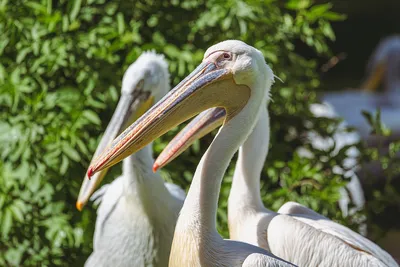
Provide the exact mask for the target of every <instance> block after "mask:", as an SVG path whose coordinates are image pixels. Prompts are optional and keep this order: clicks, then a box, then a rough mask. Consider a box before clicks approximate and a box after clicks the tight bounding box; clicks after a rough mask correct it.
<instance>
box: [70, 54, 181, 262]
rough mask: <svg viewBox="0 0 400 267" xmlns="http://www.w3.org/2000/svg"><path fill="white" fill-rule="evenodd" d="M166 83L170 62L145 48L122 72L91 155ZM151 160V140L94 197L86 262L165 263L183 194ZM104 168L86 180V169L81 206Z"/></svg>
mask: <svg viewBox="0 0 400 267" xmlns="http://www.w3.org/2000/svg"><path fill="white" fill-rule="evenodd" d="M169 88H170V87H169V73H168V64H167V62H166V61H165V59H164V57H163V56H162V55H157V54H155V53H153V52H144V53H143V54H142V55H141V56H140V57H139V58H138V59H137V60H136V61H135V62H134V63H133V64H132V65H130V66H129V68H128V69H127V70H126V72H125V74H124V77H123V80H122V91H121V98H120V100H119V102H118V105H117V108H116V111H115V112H114V114H113V117H112V118H111V122H110V123H109V125H108V126H107V129H106V131H105V134H104V136H103V138H102V139H101V141H100V144H99V146H98V148H97V150H96V152H95V156H96V155H98V154H99V152H101V151H102V150H104V149H105V148H106V147H107V145H109V144H110V143H111V141H112V140H113V139H114V138H115V137H116V136H117V134H119V133H120V132H121V131H122V130H123V129H125V128H126V126H127V125H129V124H130V123H132V122H133V121H135V120H136V119H137V118H138V117H140V116H141V115H142V114H143V113H144V112H146V110H147V109H149V108H150V107H151V106H152V105H153V103H155V102H157V101H159V100H160V99H161V98H162V97H163V96H164V95H165V94H166V93H167V92H168V90H169ZM153 162H154V159H153V153H152V144H151V143H149V144H148V145H147V146H145V147H143V148H142V149H141V150H139V151H138V152H137V153H135V154H133V155H131V156H129V157H127V158H126V159H125V160H124V161H123V164H122V175H121V176H120V177H118V178H117V179H115V180H114V181H113V182H112V183H111V184H109V185H104V186H103V187H102V188H101V189H99V190H98V191H97V192H95V194H94V195H93V196H92V197H93V198H92V199H94V200H95V201H96V202H97V203H100V206H99V208H98V210H97V220H96V228H95V233H94V240H93V243H94V244H93V253H92V254H91V255H90V257H89V258H88V260H87V261H86V263H85V266H87V267H92V266H93V267H94V266H96V267H99V266H168V258H169V254H170V249H171V244H172V237H173V233H174V228H175V224H176V219H177V217H178V213H179V210H180V209H181V207H182V204H183V200H184V198H185V193H184V191H183V190H182V189H181V188H179V187H178V186H176V185H173V184H168V183H164V182H163V180H162V178H161V177H160V175H159V174H158V173H153V172H152V170H151V169H152V165H153ZM106 172H107V169H104V170H103V171H101V172H99V173H96V174H95V175H93V177H92V178H91V180H89V179H88V176H89V177H90V170H89V173H88V174H87V175H86V176H85V178H84V180H83V184H82V187H81V190H80V192H79V197H78V201H77V208H78V209H79V210H81V209H82V208H83V206H84V205H85V204H86V203H87V201H88V199H89V197H90V196H91V195H92V194H93V192H94V191H95V190H96V188H97V186H98V185H99V184H100V183H101V181H102V179H103V178H104V176H105V174H106Z"/></svg>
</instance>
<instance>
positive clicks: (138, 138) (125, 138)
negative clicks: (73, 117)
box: [90, 40, 293, 267]
mask: <svg viewBox="0 0 400 267" xmlns="http://www.w3.org/2000/svg"><path fill="white" fill-rule="evenodd" d="M273 77H274V76H273V73H272V71H271V69H270V68H269V66H268V65H267V64H266V63H265V60H264V57H263V55H262V53H261V52H260V51H258V50H257V49H255V48H253V47H251V46H249V45H247V44H245V43H243V42H241V41H234V40H230V41H224V42H221V43H219V44H216V45H214V46H212V47H210V48H209V49H208V50H207V51H206V53H205V55H204V59H203V63H202V64H201V65H200V66H198V67H197V68H196V69H195V70H194V71H193V72H192V73H191V74H190V75H189V76H188V77H187V78H186V79H185V80H183V81H182V82H181V83H180V84H178V85H177V86H176V87H175V88H174V89H173V90H172V91H171V92H170V93H169V94H168V95H167V96H166V97H165V98H163V99H162V100H161V101H160V102H158V103H157V104H156V105H155V106H154V107H153V108H152V109H151V110H150V111H149V112H147V113H146V114H145V115H143V116H142V117H141V118H140V119H138V120H137V121H136V122H135V123H134V124H133V125H132V126H130V127H129V128H128V129H127V130H126V131H124V132H123V133H122V134H121V135H120V137H119V138H117V139H116V140H115V141H114V142H113V143H112V147H111V148H109V149H107V150H106V151H105V152H103V153H102V156H101V157H99V158H98V159H97V160H96V161H95V162H93V164H92V165H91V167H90V170H91V171H92V172H97V171H101V170H102V169H104V168H108V167H110V166H112V165H113V164H115V163H117V162H118V161H120V160H122V159H123V158H124V157H126V156H128V155H129V154H130V153H133V152H135V151H137V150H138V149H140V147H142V146H144V145H146V144H147V143H149V142H151V141H152V140H154V139H155V138H157V137H158V136H160V135H162V134H163V133H165V132H166V131H168V130H169V129H171V128H172V127H174V126H176V125H177V124H179V123H181V122H183V121H185V120H187V119H189V118H191V117H192V116H194V115H196V114H197V113H199V112H201V111H203V110H206V109H208V108H211V107H216V106H218V107H223V108H225V110H226V112H227V115H226V117H227V119H226V121H225V123H224V126H223V127H222V128H221V129H220V131H219V133H218V134H217V135H216V137H215V138H214V141H213V142H212V144H211V145H210V147H209V148H208V150H207V151H206V152H205V154H204V155H203V157H202V158H201V160H200V163H199V165H198V167H197V170H196V173H195V175H194V177H193V180H192V184H191V186H190V189H189V192H188V195H187V197H186V200H185V203H184V205H183V207H182V210H181V213H180V216H179V218H178V221H177V225H176V228H175V234H174V240H173V244H172V248H171V256H170V259H169V266H170V267H183V266H185V267H186V266H188V267H189V266H190V267H199V266H203V267H237V266H243V267H250V266H252V267H266V266H293V265H292V264H290V263H289V262H286V261H284V260H282V259H279V258H278V257H276V256H274V255H273V254H271V253H270V252H268V251H266V250H264V249H261V248H259V247H257V246H253V245H250V244H248V243H244V242H239V241H233V240H224V239H222V238H221V236H220V235H219V234H218V232H217V230H216V225H215V224H216V223H215V221H216V213H217V204H218V203H217V202H218V197H219V191H220V187H221V181H222V178H223V175H224V173H225V171H226V168H227V167H228V164H229V162H230V160H231V159H232V156H233V155H234V153H235V152H236V151H237V150H238V149H239V147H240V146H241V145H242V144H243V142H244V141H245V140H246V138H247V137H248V135H249V134H250V133H251V132H252V130H253V128H254V127H255V125H256V123H257V121H258V118H259V117H260V116H261V114H262V111H263V110H265V104H266V102H267V100H268V95H269V89H270V86H271V84H272V82H273ZM259 161H260V160H258V159H257V162H259ZM282 242H285V240H282Z"/></svg>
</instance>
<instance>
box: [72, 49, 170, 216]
mask: <svg viewBox="0 0 400 267" xmlns="http://www.w3.org/2000/svg"><path fill="white" fill-rule="evenodd" d="M168 90H169V72H168V64H167V62H166V61H165V59H164V56H162V55H158V54H156V53H154V52H144V53H143V54H141V55H140V57H139V58H138V59H137V60H136V61H135V62H134V63H132V64H131V65H130V66H129V67H128V69H127V70H126V72H125V74H124V77H123V79H122V89H121V98H120V100H119V102H118V105H117V108H116V110H115V112H114V114H113V116H112V118H111V121H110V123H109V124H108V126H107V129H106V131H105V133H104V136H103V137H102V139H101V141H100V144H99V145H98V147H97V149H96V152H95V154H94V157H93V158H95V157H96V156H98V155H99V153H100V152H101V151H103V150H104V149H105V148H106V147H107V145H109V144H110V143H111V141H112V140H113V139H114V138H115V137H116V136H117V135H118V134H119V133H121V131H122V130H124V129H125V128H126V127H127V126H128V125H129V124H131V123H132V122H133V121H135V120H136V119H137V118H139V117H140V116H141V115H142V114H143V113H144V112H145V111H146V110H148V109H149V108H150V107H151V106H152V105H153V104H154V103H155V102H157V101H159V100H160V99H161V98H162V97H163V96H164V95H165V94H166V93H167V92H168ZM106 173H107V169H103V170H102V171H101V172H98V173H96V174H95V175H94V176H93V177H92V178H91V179H90V180H89V179H88V175H87V174H86V176H85V178H84V180H83V183H82V186H81V189H80V192H79V196H78V200H77V202H76V207H77V209H78V210H82V208H83V206H84V205H85V204H86V203H87V202H88V200H89V198H90V196H91V195H92V194H93V192H94V191H95V190H96V189H97V187H98V186H99V184H100V183H101V181H102V180H103V178H104V176H105V174H106Z"/></svg>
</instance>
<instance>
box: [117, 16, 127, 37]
mask: <svg viewBox="0 0 400 267" xmlns="http://www.w3.org/2000/svg"><path fill="white" fill-rule="evenodd" d="M117 22H118V33H119V34H122V33H124V31H125V21H124V15H123V14H122V13H121V12H119V13H118V14H117Z"/></svg>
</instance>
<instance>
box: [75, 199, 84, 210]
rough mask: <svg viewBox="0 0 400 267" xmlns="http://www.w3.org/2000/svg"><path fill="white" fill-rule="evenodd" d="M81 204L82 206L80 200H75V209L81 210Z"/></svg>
mask: <svg viewBox="0 0 400 267" xmlns="http://www.w3.org/2000/svg"><path fill="white" fill-rule="evenodd" d="M83 206H84V205H83V203H82V202H80V201H77V202H76V209H77V210H79V211H82V209H83Z"/></svg>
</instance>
